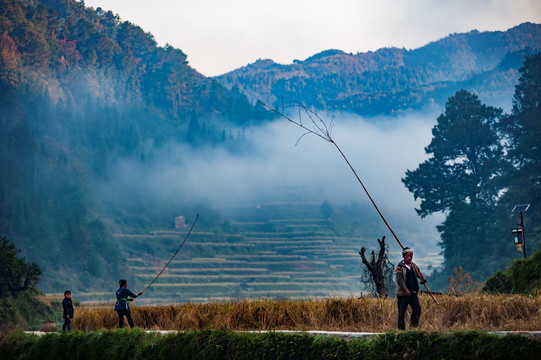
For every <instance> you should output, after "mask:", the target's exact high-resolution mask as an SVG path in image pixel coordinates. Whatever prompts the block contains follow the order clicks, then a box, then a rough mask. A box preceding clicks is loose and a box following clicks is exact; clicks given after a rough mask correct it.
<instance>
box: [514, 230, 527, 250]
mask: <svg viewBox="0 0 541 360" xmlns="http://www.w3.org/2000/svg"><path fill="white" fill-rule="evenodd" d="M511 232H512V233H513V239H514V240H515V245H516V246H517V252H519V253H520V252H522V242H523V238H522V228H516V229H512V230H511ZM524 256H526V255H524Z"/></svg>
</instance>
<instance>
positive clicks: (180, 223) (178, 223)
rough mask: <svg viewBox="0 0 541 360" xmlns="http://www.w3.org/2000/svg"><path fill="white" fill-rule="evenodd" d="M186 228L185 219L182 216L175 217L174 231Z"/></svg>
mask: <svg viewBox="0 0 541 360" xmlns="http://www.w3.org/2000/svg"><path fill="white" fill-rule="evenodd" d="M185 227H186V219H185V218H184V216H177V217H175V229H184V228H185Z"/></svg>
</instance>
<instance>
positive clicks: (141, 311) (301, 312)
mask: <svg viewBox="0 0 541 360" xmlns="http://www.w3.org/2000/svg"><path fill="white" fill-rule="evenodd" d="M420 298H421V305H422V308H423V312H422V316H421V322H420V327H419V328H418V329H419V330H422V331H458V330H481V331H517V330H529V331H539V330H541V296H539V295H538V296H519V295H516V296H508V295H480V294H469V295H463V296H459V297H456V296H438V304H436V303H434V301H433V300H432V298H430V297H429V296H428V295H424V294H423V295H421V296H420ZM132 316H133V319H134V322H135V325H136V326H138V327H141V328H144V329H156V330H157V329H160V330H200V329H233V330H278V329H281V330H303V331H308V330H327V331H355V332H384V331H388V330H392V329H395V328H396V318H397V310H396V301H395V300H393V299H377V298H361V299H359V298H353V297H350V298H326V299H317V298H313V299H310V298H307V299H303V300H274V299H263V298H262V299H253V300H248V299H245V300H238V301H223V302H220V301H215V302H208V303H184V304H172V305H152V306H150V305H147V306H137V305H136V304H133V305H132ZM408 316H409V312H408ZM117 322H118V320H117V315H116V313H115V312H114V311H113V308H112V306H81V307H78V308H76V314H75V318H74V319H73V326H74V328H75V329H77V330H84V331H87V330H99V329H114V328H116V327H117Z"/></svg>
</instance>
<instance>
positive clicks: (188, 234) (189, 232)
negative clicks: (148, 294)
mask: <svg viewBox="0 0 541 360" xmlns="http://www.w3.org/2000/svg"><path fill="white" fill-rule="evenodd" d="M198 218H199V214H197V216H196V217H195V220H194V221H193V224H192V227H190V231H188V233H187V234H186V236H185V237H184V240H182V242H181V243H180V246H179V247H178V248H177V251H175V253H174V254H173V256H171V259H169V261H168V262H167V264H165V266H164V267H163V268H162V269H161V271H160V272H159V273H158V275H156V277H155V278H154V279H152V281H151V282H150V284H148V285H147V287H146V288H145V289H144V290H143V291H141V295H142V294H143V293H144V292H145V291H146V289H148V288H149V287H150V285H152V284H153V283H154V281H156V280H157V279H158V278H159V277H160V275H161V274H162V273H163V272H164V271H165V268H167V266H168V265H169V264H170V263H171V261H173V259H174V258H175V256H176V255H177V254H178V252H179V251H180V249H181V248H182V246H183V245H184V243H185V242H186V240H188V237H189V236H190V234H191V233H192V230H193V228H194V226H195V223H196V222H197V219H198Z"/></svg>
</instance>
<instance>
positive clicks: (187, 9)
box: [85, 0, 541, 76]
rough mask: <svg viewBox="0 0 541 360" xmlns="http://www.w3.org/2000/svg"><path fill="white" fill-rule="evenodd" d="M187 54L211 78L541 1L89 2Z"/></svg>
mask: <svg viewBox="0 0 541 360" xmlns="http://www.w3.org/2000/svg"><path fill="white" fill-rule="evenodd" d="M85 4H86V5H87V6H92V7H94V8H95V9H96V8H97V7H101V8H102V9H104V10H111V11H113V13H115V14H118V15H119V16H120V18H121V19H122V20H124V21H130V22H132V23H134V24H136V25H138V26H140V27H141V28H142V29H143V30H144V31H146V32H150V33H152V34H153V35H154V37H155V39H156V41H157V42H158V44H159V45H160V46H163V45H165V44H166V43H169V44H170V45H172V46H174V47H175V48H178V49H181V50H182V51H183V52H184V53H185V54H187V55H188V61H189V63H190V65H191V66H192V67H194V68H195V69H196V70H198V71H199V72H201V73H202V74H203V75H206V76H215V75H220V74H223V73H226V72H229V71H231V70H234V69H237V68H239V67H241V66H245V65H247V64H249V63H252V62H254V61H256V60H257V59H272V60H274V61H276V62H278V63H282V64H289V63H292V61H293V60H294V59H298V60H304V59H306V58H308V57H309V56H311V55H314V54H316V53H318V52H320V51H323V50H327V49H339V50H343V51H345V52H348V53H357V52H366V51H373V50H377V49H379V48H382V47H389V46H396V47H405V48H407V49H414V48H417V47H420V46H422V45H425V44H426V43H428V42H431V41H436V40H438V39H441V38H443V37H445V36H447V35H449V34H450V33H455V32H457V33H460V32H468V31H470V30H473V29H477V30H479V31H484V30H490V31H494V30H507V29H508V28H511V27H514V26H516V25H518V24H520V23H523V22H526V21H530V22H535V23H541V1H540V0H513V1H510V0H273V1H269V0H152V1H148V0H86V1H85Z"/></svg>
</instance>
